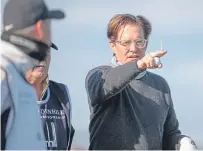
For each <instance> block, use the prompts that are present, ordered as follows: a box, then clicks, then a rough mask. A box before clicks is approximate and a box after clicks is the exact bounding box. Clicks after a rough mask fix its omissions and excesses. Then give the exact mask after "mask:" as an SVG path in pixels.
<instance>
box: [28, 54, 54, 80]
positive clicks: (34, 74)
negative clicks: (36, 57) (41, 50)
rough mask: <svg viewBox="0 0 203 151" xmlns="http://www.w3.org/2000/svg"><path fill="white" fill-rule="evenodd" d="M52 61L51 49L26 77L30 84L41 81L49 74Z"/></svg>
mask: <svg viewBox="0 0 203 151" xmlns="http://www.w3.org/2000/svg"><path fill="white" fill-rule="evenodd" d="M50 61H51V53H50V51H49V52H48V54H47V57H46V59H45V60H44V61H41V62H40V64H39V66H36V67H34V68H33V69H31V70H29V71H28V72H27V74H26V79H27V81H28V82H29V83H30V84H36V83H41V82H43V81H44V79H45V78H46V77H47V75H48V70H49V65H50Z"/></svg>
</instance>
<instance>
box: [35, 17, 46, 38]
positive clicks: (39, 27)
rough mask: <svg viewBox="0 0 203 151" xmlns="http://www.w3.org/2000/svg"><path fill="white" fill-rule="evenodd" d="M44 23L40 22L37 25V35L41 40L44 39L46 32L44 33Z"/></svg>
mask: <svg viewBox="0 0 203 151" xmlns="http://www.w3.org/2000/svg"><path fill="white" fill-rule="evenodd" d="M42 24H43V21H42V20H39V21H38V22H37V23H36V24H35V34H36V36H37V37H38V38H39V39H42V37H44V32H43V25H42Z"/></svg>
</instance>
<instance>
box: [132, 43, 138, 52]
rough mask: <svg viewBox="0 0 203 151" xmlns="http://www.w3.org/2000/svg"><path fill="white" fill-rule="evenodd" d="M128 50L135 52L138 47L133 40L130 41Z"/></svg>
mask: <svg viewBox="0 0 203 151" xmlns="http://www.w3.org/2000/svg"><path fill="white" fill-rule="evenodd" d="M130 51H131V52H136V51H138V48H137V46H136V43H135V42H132V43H131V45H130Z"/></svg>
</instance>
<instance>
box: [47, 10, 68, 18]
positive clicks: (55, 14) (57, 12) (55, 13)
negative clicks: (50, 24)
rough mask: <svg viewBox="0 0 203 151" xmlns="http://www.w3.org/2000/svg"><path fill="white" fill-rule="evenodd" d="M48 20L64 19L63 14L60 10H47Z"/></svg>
mask: <svg viewBox="0 0 203 151" xmlns="http://www.w3.org/2000/svg"><path fill="white" fill-rule="evenodd" d="M48 18H49V19H63V18H65V13H64V12H63V11H61V10H49V12H48Z"/></svg>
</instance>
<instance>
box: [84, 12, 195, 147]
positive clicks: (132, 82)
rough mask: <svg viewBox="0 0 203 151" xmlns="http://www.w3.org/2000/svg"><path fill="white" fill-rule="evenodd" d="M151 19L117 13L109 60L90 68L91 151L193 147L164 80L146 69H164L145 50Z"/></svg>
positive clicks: (111, 29) (155, 54)
mask: <svg viewBox="0 0 203 151" xmlns="http://www.w3.org/2000/svg"><path fill="white" fill-rule="evenodd" d="M151 31H152V27H151V23H150V22H149V21H148V19H146V18H145V17H144V16H140V15H138V16H134V15H131V14H117V15H115V16H114V17H112V18H111V20H110V21H109V23H108V28H107V37H108V39H109V45H110V48H111V49H112V51H113V53H114V56H113V58H112V60H111V63H110V65H106V66H99V67H96V68H94V69H92V70H90V71H89V73H88V74H87V77H86V81H85V82H86V83H85V84H86V90H87V96H88V102H89V106H90V111H91V121H90V124H89V130H90V145H89V149H90V150H175V149H180V150H182V151H183V150H186V149H187V150H196V149H197V148H196V145H195V144H194V141H192V140H191V139H190V138H189V137H187V136H184V135H182V134H181V131H180V130H179V124H178V120H177V118H176V114H175V110H174V106H173V101H172V99H171V92H170V88H169V86H168V83H167V82H166V80H165V79H164V78H163V77H161V76H159V75H157V74H154V73H152V72H149V71H147V69H157V68H162V66H163V65H162V63H160V64H156V62H155V58H156V57H158V58H161V57H162V56H164V55H165V54H166V53H167V51H166V50H159V51H155V52H151V53H148V54H145V52H146V49H147V45H148V41H149V35H150V33H151Z"/></svg>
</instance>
